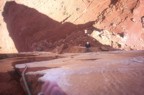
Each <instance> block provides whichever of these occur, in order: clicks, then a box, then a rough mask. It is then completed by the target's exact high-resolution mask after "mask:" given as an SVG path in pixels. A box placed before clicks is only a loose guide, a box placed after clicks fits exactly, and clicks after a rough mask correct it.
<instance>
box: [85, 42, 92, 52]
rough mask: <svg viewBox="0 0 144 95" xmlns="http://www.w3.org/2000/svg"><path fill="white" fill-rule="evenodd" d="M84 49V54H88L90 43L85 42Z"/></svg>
mask: <svg viewBox="0 0 144 95" xmlns="http://www.w3.org/2000/svg"><path fill="white" fill-rule="evenodd" d="M85 47H86V52H90V49H89V48H90V47H91V45H90V42H86V44H85Z"/></svg>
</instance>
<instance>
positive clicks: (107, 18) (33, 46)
mask: <svg viewBox="0 0 144 95" xmlns="http://www.w3.org/2000/svg"><path fill="white" fill-rule="evenodd" d="M7 1H9V2H7V3H6V1H5V0H1V1H0V4H1V7H0V8H1V13H2V12H3V15H2V16H1V24H2V26H0V27H1V30H2V33H1V35H3V36H2V37H1V38H0V43H1V44H0V45H1V47H2V48H1V49H0V52H1V51H4V50H8V51H11V52H16V50H18V51H19V52H22V51H34V50H44V51H48V50H52V49H54V48H56V46H59V45H58V44H55V45H54V43H58V41H61V40H63V41H62V42H61V43H60V45H62V44H63V43H67V44H68V46H71V45H72V44H71V43H70V42H67V41H64V40H65V39H66V37H67V36H68V35H71V34H72V33H73V32H75V33H76V32H78V31H81V32H84V29H87V28H90V27H93V28H97V29H99V30H101V29H104V30H108V31H111V32H115V33H124V34H125V35H124V36H126V38H127V39H126V41H125V43H126V45H127V47H128V48H132V49H143V47H144V38H143V35H144V33H143V28H142V24H141V17H142V16H143V15H144V14H143V13H144V10H143V9H144V5H143V3H144V1H143V0H103V1H99V0H71V1H68V0H49V1H48V0H31V1H27V0H14V1H12V0H7ZM3 8H4V9H3ZM2 18H3V19H4V21H3V20H2ZM91 21H92V22H93V23H89V22H91ZM5 23H6V25H7V27H6V26H5ZM8 34H9V35H10V37H9V36H8ZM75 36H76V35H74V36H73V37H72V38H73V39H72V40H73V43H75V44H74V45H76V46H78V45H79V44H84V42H85V41H83V42H79V43H76V41H78V40H75V38H74V37H75ZM3 39H6V40H5V41H4V40H3ZM11 39H12V40H11ZM88 39H89V38H88ZM81 40H83V39H80V40H79V41H81ZM89 41H91V40H89ZM5 43H7V44H8V45H7V44H5ZM13 43H14V44H13ZM51 44H52V46H51ZM70 44H71V45H70ZM94 44H95V43H94ZM96 45H97V46H98V44H96ZM6 48H7V49H6Z"/></svg>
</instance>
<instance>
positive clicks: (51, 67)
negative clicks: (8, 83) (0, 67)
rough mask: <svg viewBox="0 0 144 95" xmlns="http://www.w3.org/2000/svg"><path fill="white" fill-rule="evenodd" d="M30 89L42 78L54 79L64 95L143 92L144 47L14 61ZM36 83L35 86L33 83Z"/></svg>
mask: <svg viewBox="0 0 144 95" xmlns="http://www.w3.org/2000/svg"><path fill="white" fill-rule="evenodd" d="M26 65H27V66H28V71H27V73H26V76H27V78H28V82H30V83H31V87H32V89H33V90H32V93H33V94H34V95H37V93H39V92H40V88H41V84H40V83H41V82H42V81H55V82H57V83H58V84H59V86H60V87H61V88H62V89H63V90H64V91H65V92H66V93H67V94H68V95H143V93H144V90H143V89H144V81H143V80H144V76H143V73H144V51H129V52H124V51H113V52H97V53H96V52H93V53H75V54H73V53H71V54H58V55H57V58H56V59H53V60H49V61H40V62H29V63H23V64H15V68H16V69H17V71H18V72H19V73H20V74H21V72H22V71H23V70H24V68H25V66H26ZM36 86H37V87H36Z"/></svg>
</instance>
